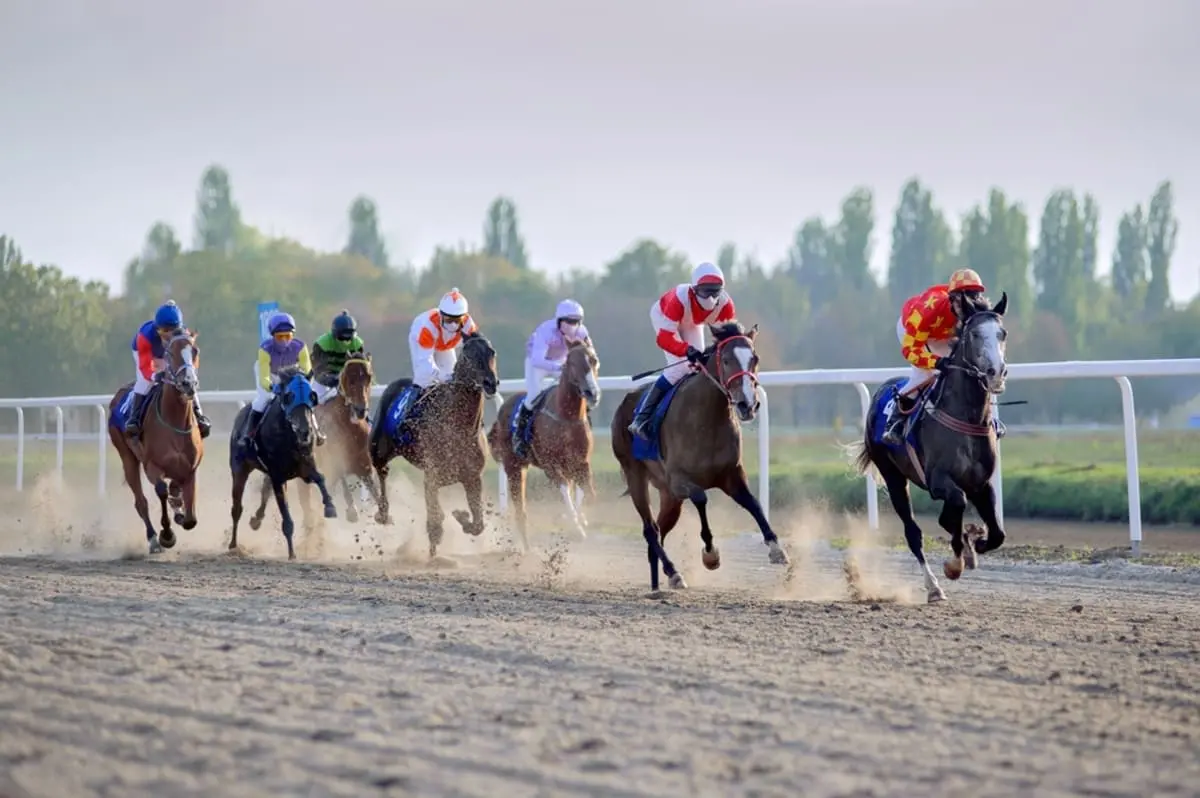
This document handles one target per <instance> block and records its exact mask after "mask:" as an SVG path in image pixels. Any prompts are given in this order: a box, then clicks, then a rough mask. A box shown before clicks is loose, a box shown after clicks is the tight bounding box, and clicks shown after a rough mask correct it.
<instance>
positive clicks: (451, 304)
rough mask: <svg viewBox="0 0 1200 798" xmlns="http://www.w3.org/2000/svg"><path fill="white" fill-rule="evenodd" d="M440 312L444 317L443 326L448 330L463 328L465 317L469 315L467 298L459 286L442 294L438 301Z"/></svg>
mask: <svg viewBox="0 0 1200 798" xmlns="http://www.w3.org/2000/svg"><path fill="white" fill-rule="evenodd" d="M438 313H439V314H441V317H442V328H443V329H445V330H446V331H447V332H451V333H453V332H458V331H459V330H461V329H462V323H463V319H464V318H466V316H467V298H466V297H465V296H463V295H462V294H461V293H460V292H459V290H458V288H451V289H450V290H449V291H448V292H447V293H445V294H443V295H442V299H441V301H440V302H438Z"/></svg>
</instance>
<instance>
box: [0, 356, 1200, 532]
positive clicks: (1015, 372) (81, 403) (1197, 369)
mask: <svg viewBox="0 0 1200 798" xmlns="http://www.w3.org/2000/svg"><path fill="white" fill-rule="evenodd" d="M905 373H907V369H905V368H875V369H811V370H805V371H768V372H763V373H761V374H759V382H760V384H761V386H762V388H760V390H759V398H760V400H761V402H762V405H761V407H760V409H759V417H758V420H757V421H756V424H757V427H758V430H757V434H758V497H759V501H760V502H761V503H762V506H763V512H764V513H766V514H769V513H770V506H771V485H770V451H771V442H770V426H771V419H770V407H769V405H768V402H767V394H766V391H765V390H763V389H765V388H772V387H778V388H784V387H789V388H790V387H798V386H805V385H853V386H854V387H855V389H856V390H857V391H858V396H859V399H860V401H861V403H862V410H863V416H864V418H865V416H866V414H867V413H868V412H870V405H871V393H870V391H868V390H867V385H868V384H876V385H877V384H879V383H881V382H883V381H884V380H887V379H890V378H892V377H897V376H901V375H903V374H905ZM1196 375H1200V358H1175V359H1164V360H1070V361H1062V362H1057V363H1014V364H1012V365H1011V366H1010V367H1009V379H1013V380H1052V379H1053V380H1061V379H1086V378H1105V377H1107V378H1112V379H1115V380H1116V381H1117V385H1118V386H1119V387H1120V390H1121V409H1122V414H1123V427H1124V433H1125V469H1126V476H1127V479H1128V492H1129V541H1130V544H1131V546H1132V547H1133V550H1134V553H1135V554H1136V553H1137V551H1138V549H1139V547H1140V544H1141V541H1142V509H1141V489H1140V484H1139V479H1138V452H1137V423H1136V417H1135V414H1134V405H1133V387H1132V385H1131V384H1130V382H1129V378H1130V377H1183V376H1196ZM654 379H655V377H646V378H645V379H643V380H640V381H638V382H634V381H633V380H632V379H631V378H629V377H601V378H600V380H599V383H600V388H601V389H602V390H630V389H632V388H634V387H635V386H637V385H640V384H643V383H646V382H650V381H652V380H654ZM524 388H525V383H524V381H523V380H502V381H501V383H500V393H497V394H496V396H495V403H496V407H497V408H499V407H500V404H501V402H502V401H503V398H502V393H503V392H506V391H520V390H524ZM383 389H384V386H382V385H377V386H375V388H374V390H373V391H372V395H373V396H375V397H378V396H380V395H381V394H382V393H383ZM201 397H202V399H203V401H204V404H205V406H206V407H207V406H210V405H212V404H213V403H222V402H229V403H236V404H246V403H249V402H250V401H251V400H252V399H253V398H254V391H253V390H249V391H205V392H203V393H202V394H201ZM111 399H112V394H99V395H95V396H52V397H43V398H29V399H0V409H4V408H10V409H13V410H16V411H17V436H16V437H17V477H16V487H17V490H21V489H22V488H23V486H24V472H25V410H26V409H31V408H53V409H54V418H55V467H56V472H57V474H58V479H59V480H60V481H61V479H62V467H63V443H64V440H65V439H66V435H65V431H64V428H63V421H64V419H63V408H64V407H93V408H95V410H96V414H97V417H98V419H99V430H100V432H99V435H98V436H97V440H96V445H97V452H98V454H99V472H98V476H97V490H98V491H99V492H100V494H101V495H103V494H104V492H105V488H106V484H105V480H106V478H107V455H108V429H107V423H106V422H107V415H108V413H107V411H108V404H109V402H110V400H111ZM994 481H995V484H996V494H997V513H998V515H999V516H1000V518H1001V520H1003V518H1004V486H1003V474H1002V469H1001V467H1000V463H999V462H997V468H996V476H995V477H994ZM866 482H867V516H868V519H869V523H870V525H871V527H872V528H875V529H878V528H879V495H878V491H877V488H876V485H875V483H874V480H873V478H872V477H871V476H869V475H868V476H867V478H866ZM499 488H500V496H499V500H500V508H501V509H502V510H503V509H506V508H507V504H508V491H507V482H506V480H505V477H504V471H503V470H501V471H500V477H499Z"/></svg>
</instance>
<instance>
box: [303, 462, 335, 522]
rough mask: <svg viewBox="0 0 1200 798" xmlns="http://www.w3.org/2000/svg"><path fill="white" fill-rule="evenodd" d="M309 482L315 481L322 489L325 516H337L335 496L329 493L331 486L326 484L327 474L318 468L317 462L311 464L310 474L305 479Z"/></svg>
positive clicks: (318, 487)
mask: <svg viewBox="0 0 1200 798" xmlns="http://www.w3.org/2000/svg"><path fill="white" fill-rule="evenodd" d="M304 481H305V482H307V483H310V484H311V483H315V484H316V486H317V490H319V491H321V504H323V505H325V517H326V518H337V508H336V507H334V506H333V497H332V496H330V495H329V486H328V485H326V484H325V475H324V474H322V473H321V472H320V471H318V470H317V466H316V464H310V465H309V470H308V476H307V478H306V479H305V480H304Z"/></svg>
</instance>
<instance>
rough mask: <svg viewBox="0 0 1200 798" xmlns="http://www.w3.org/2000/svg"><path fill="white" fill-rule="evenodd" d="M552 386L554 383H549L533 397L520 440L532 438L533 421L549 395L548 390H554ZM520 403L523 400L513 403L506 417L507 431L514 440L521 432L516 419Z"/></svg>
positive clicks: (519, 414)
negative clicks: (510, 413)
mask: <svg viewBox="0 0 1200 798" xmlns="http://www.w3.org/2000/svg"><path fill="white" fill-rule="evenodd" d="M554 388H555V386H554V385H549V386H547V387H545V388H543V389H542V390H541V391H539V392H538V395H537V396H535V397H533V408H532V409H531V410H530V411H529V421H528V422H527V423H526V424H525V429H524V431H523V432H524V434H523V435H521V440H523V441H524V442H525V443H531V442H532V441H531V439H532V438H533V425H534V422H535V421H536V419H537V417H538V415H539V414H540V413H541V412H542V408H543V407H544V406H545V404H546V399H547V397H549V396H550V392H551V391H552V390H554ZM522 404H523V402H514V403H513V409H512V415H511V416H510V417H509V419H508V433H509V435H510V436H511V437H512V438H513V439H514V440H515V439H516V437H517V435H518V433H519V432H521V431H520V430H518V429H517V419H519V418H520V417H521V405H522Z"/></svg>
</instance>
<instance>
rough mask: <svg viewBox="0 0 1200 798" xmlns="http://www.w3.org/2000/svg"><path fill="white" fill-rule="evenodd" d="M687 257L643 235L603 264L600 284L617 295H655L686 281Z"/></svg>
mask: <svg viewBox="0 0 1200 798" xmlns="http://www.w3.org/2000/svg"><path fill="white" fill-rule="evenodd" d="M689 271H690V266H689V264H688V261H687V258H686V257H685V256H683V255H681V254H679V253H676V252H671V251H670V250H668V249H667V248H666V247H664V246H663V245H662V244H660V243H658V242H657V241H654V240H653V239H649V238H643V239H641V240H639V241H637V242H636V243H634V245H633V246H631V247H630V248H629V249H627V250H625V251H624V252H623V253H621V255H620V256H619V257H618V258H617V259H616V260H614V261H611V262H610V263H608V264H607V265H606V266H605V267H604V272H605V274H604V277H603V278H602V279H601V280H600V287H601V288H602V289H605V290H609V291H611V292H612V293H614V294H617V295H619V296H625V297H628V296H636V297H646V298H647V302H649V301H652V300H651V299H650V298H652V297H657V296H658V295H659V294H661V293H662V292H663V291H665V290H667V288H669V287H670V286H672V285H678V284H679V283H683V282H687V279H688V277H689V274H688V272H689Z"/></svg>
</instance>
